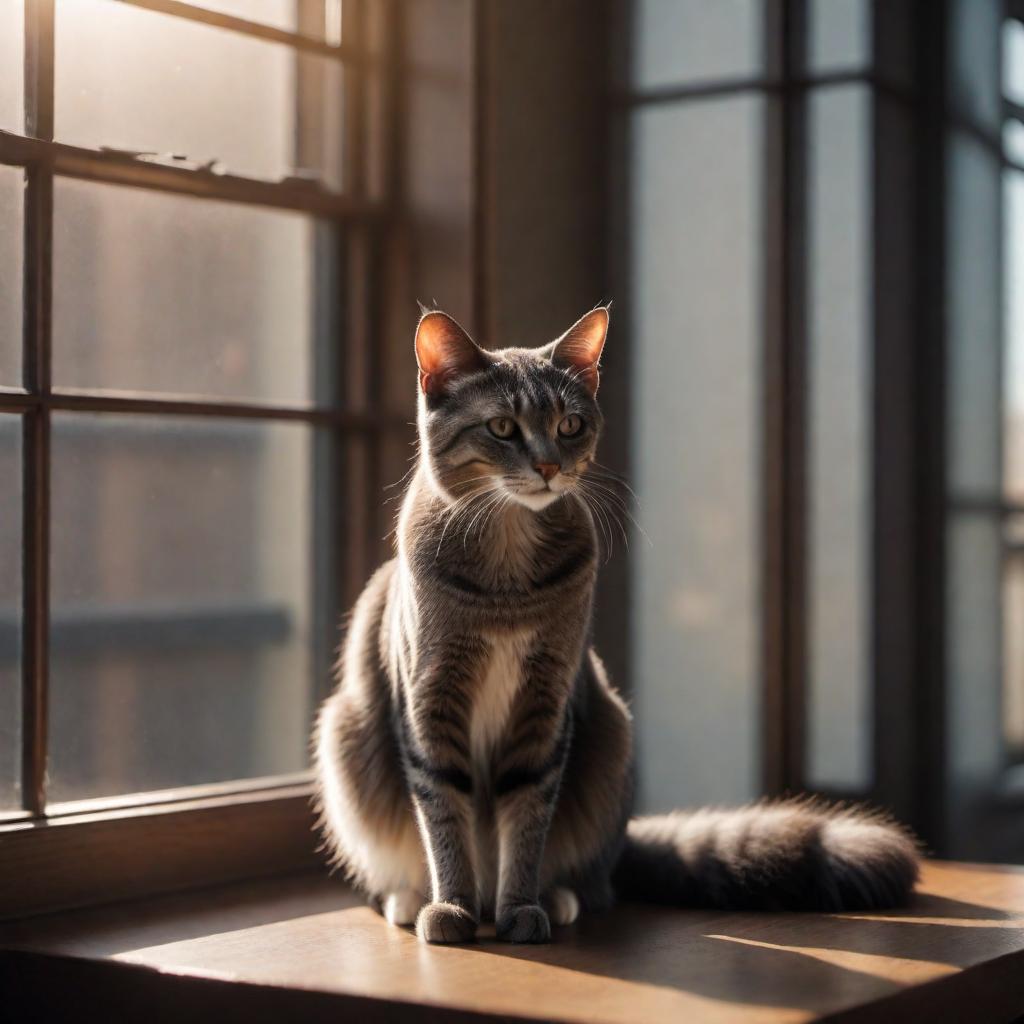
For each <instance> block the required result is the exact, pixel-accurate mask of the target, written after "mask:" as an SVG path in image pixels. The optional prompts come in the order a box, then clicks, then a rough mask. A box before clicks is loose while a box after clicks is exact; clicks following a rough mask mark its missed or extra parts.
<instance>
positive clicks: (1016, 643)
mask: <svg viewBox="0 0 1024 1024" xmlns="http://www.w3.org/2000/svg"><path fill="white" fill-rule="evenodd" d="M1007 532H1008V533H1010V534H1011V536H1008V537H1007V543H1008V544H1010V545H1011V546H1012V554H1011V555H1010V556H1009V557H1008V558H1007V560H1006V572H1005V575H1004V578H1003V687H1004V693H1003V737H1004V739H1005V742H1006V747H1007V753H1008V755H1009V756H1010V758H1011V759H1012V760H1014V761H1024V517H1018V519H1017V521H1016V522H1015V523H1014V524H1012V525H1011V527H1010V529H1009V530H1008V531H1007Z"/></svg>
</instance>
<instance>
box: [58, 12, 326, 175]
mask: <svg viewBox="0 0 1024 1024" xmlns="http://www.w3.org/2000/svg"><path fill="white" fill-rule="evenodd" d="M56 48H57V50H56V127H57V137H58V139H59V140H60V141H62V142H71V143H75V144H76V145H81V146H90V147H98V146H113V147H115V148H117V149H126V150H132V151H143V152H151V153H156V154H160V155H164V156H169V155H171V154H177V155H179V156H182V157H185V158H187V159H189V160H194V161H199V162H202V163H206V162H208V161H217V162H218V168H219V169H220V168H222V169H224V170H227V171H230V172H232V173H234V174H243V175H249V176H254V177H261V178H272V179H277V178H282V177H287V176H289V175H292V174H295V173H296V172H297V170H299V169H300V167H299V164H298V160H297V153H298V152H302V153H303V154H310V155H308V156H305V157H304V162H305V167H304V168H301V169H304V170H308V171H309V172H315V173H317V174H318V175H319V176H320V177H321V178H322V180H323V181H324V182H325V183H326V184H327V185H329V186H330V187H332V188H338V187H340V185H341V137H342V116H341V97H342V69H341V65H340V64H339V63H338V62H337V61H332V60H329V59H326V58H322V57H315V56H310V55H308V54H305V55H303V54H298V53H296V52H295V51H294V50H292V49H291V48H289V47H287V46H282V45H279V44H277V43H267V42H264V41H262V40H258V39H253V38H251V37H247V36H244V35H242V34H240V33H238V32H230V31H222V30H220V29H214V28H210V27H208V26H206V25H199V24H196V23H195V22H190V21H185V20H183V19H181V18H174V17H170V16H168V15H164V14H156V13H153V12H151V11H145V10H141V9H139V8H137V7H132V6H129V5H128V4H122V3H115V2H112V0H76V2H75V3H70V4H67V3H64V4H58V5H57V22H56ZM299 82H301V83H302V85H303V93H304V94H303V95H299V88H298V83H299ZM307 90H308V95H306V94H305V93H306V91H307ZM314 94H315V95H316V96H317V97H319V100H320V102H322V109H320V110H319V111H318V114H319V116H308V115H309V114H310V113H311V111H312V108H313V104H312V98H313V96H314ZM303 103H306V104H307V110H306V111H305V113H306V114H307V116H306V117H303V118H302V120H301V126H300V118H299V108H300V106H301V105H302V104H303ZM300 127H301V129H302V131H303V132H304V133H308V137H307V138H299V130H300ZM317 154H318V155H317Z"/></svg>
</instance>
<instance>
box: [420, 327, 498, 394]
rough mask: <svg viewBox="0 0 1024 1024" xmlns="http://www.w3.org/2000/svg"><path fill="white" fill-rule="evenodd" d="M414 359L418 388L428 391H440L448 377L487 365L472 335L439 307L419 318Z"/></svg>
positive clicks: (426, 392) (425, 392) (436, 392)
mask: <svg viewBox="0 0 1024 1024" xmlns="http://www.w3.org/2000/svg"><path fill="white" fill-rule="evenodd" d="M416 361H417V363H418V364H419V368H420V388H421V389H422V390H423V393H424V394H428V395H438V394H440V393H441V392H443V391H444V389H445V386H446V385H447V384H448V383H449V382H450V381H451V380H452V379H454V378H456V377H458V376H460V375H461V374H463V373H471V372H473V371H474V370H481V369H483V368H484V367H485V366H486V365H487V363H486V359H485V357H484V354H483V352H481V350H480V349H479V348H478V347H477V345H476V343H475V342H474V341H473V339H472V338H470V336H469V335H468V334H467V333H466V332H465V331H464V330H463V329H462V327H460V326H459V324H458V323H457V322H456V321H455V320H454V319H452V317H450V316H448V314H447V313H442V312H440V311H434V312H432V313H425V314H424V315H423V317H422V318H421V319H420V322H419V326H418V327H417V328H416Z"/></svg>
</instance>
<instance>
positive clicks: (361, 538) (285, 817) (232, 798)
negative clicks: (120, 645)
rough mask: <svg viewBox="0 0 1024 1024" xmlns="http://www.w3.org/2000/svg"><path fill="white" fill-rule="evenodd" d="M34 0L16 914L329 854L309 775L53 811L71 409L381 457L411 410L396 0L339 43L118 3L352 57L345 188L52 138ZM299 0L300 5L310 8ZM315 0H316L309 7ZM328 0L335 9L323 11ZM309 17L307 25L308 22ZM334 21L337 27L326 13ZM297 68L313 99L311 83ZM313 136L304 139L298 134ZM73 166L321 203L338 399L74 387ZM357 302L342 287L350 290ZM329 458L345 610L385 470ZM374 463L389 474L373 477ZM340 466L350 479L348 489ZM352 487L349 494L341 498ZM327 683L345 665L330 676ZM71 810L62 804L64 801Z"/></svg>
mask: <svg viewBox="0 0 1024 1024" xmlns="http://www.w3.org/2000/svg"><path fill="white" fill-rule="evenodd" d="M55 2H56V0H25V41H24V42H25V45H24V58H25V69H24V70H25V131H24V133H23V134H21V135H18V134H8V133H4V132H0V164H4V165H11V166H14V167H20V168H22V169H23V171H24V173H25V179H26V191H25V200H24V202H25V217H24V254H25V260H24V271H23V273H24V288H23V294H24V303H23V326H24V335H23V341H24V344H23V358H22V376H23V387H22V388H21V389H20V390H13V389H5V390H0V416H12V417H18V418H19V419H20V420H21V423H22V473H23V516H22V529H23V573H22V575H23V588H22V624H21V660H22V707H21V724H22V729H21V734H22V757H21V793H22V809H21V810H20V811H16V812H14V813H8V814H3V815H0V918H3V917H10V916H18V915H25V914H31V913H37V912H41V911H49V910H54V909H58V908H65V907H70V906H80V905H85V904H89V903H96V902H103V901H108V900H114V899H123V898H128V897H135V896H140V895H143V894H146V893H152V892H157V891H170V890H174V889H181V888H186V887H191V886H196V885H204V884H210V883H215V882H221V881H226V880H230V879H238V878H245V877H253V876H257V875H263V874H271V873H275V872H284V871H291V870H296V869H301V868H304V867H310V866H312V865H313V864H315V863H316V854H315V849H314V848H315V845H316V844H315V840H314V838H313V836H312V833H311V831H310V830H311V826H312V823H313V819H312V810H311V806H310V797H311V793H312V786H311V777H310V776H309V774H308V773H302V774H300V775H299V776H297V777H296V776H288V777H279V778H278V777H275V778H271V779H262V780H260V779H257V780H242V781H239V782H237V783H228V784H218V785H211V786H194V787H183V788H181V789H178V790H173V791H166V792H162V793H157V794H136V795H134V796H131V795H130V796H125V797H112V798H109V799H102V800H92V801H87V802H82V803H81V804H79V805H77V806H76V808H75V809H74V810H73V811H72V812H71V813H57V814H53V813H48V811H47V797H46V781H47V780H46V766H47V747H48V736H47V732H48V729H47V725H48V675H49V643H50V594H49V560H50V535H49V534H50V514H51V509H50V470H51V437H50V435H51V417H52V414H53V413H54V412H63V411H89V412H108V413H125V414H131V415H133V416H140V417H145V416H148V415H176V416H189V417H229V418H241V419H247V420H251V421H253V422H271V421H282V420H284V421H292V422H298V423H305V424H308V425H310V426H311V427H317V428H320V433H324V432H327V433H329V434H330V436H331V437H332V438H333V439H335V440H337V441H341V442H350V441H352V440H353V439H355V440H357V441H358V442H359V443H360V444H361V445H363V446H364V448H365V451H366V459H365V465H367V466H370V467H373V466H374V465H375V464H376V458H375V454H376V450H377V446H378V445H379V443H380V442H381V439H382V438H383V437H385V436H386V435H388V434H389V433H394V432H398V433H402V434H404V432H405V431H406V430H407V423H406V420H407V417H406V416H403V415H399V414H397V413H385V412H382V411H380V404H381V403H380V402H379V401H378V399H379V396H380V394H381V391H380V386H379V380H378V377H379V369H378V366H379V363H380V360H379V359H377V358H375V355H374V345H375V341H376V339H377V335H378V334H379V333H380V331H381V325H382V322H383V319H384V312H383V299H382V296H381V294H380V293H381V288H382V285H381V278H382V274H381V273H380V272H379V268H380V264H381V259H382V252H383V247H384V239H385V232H386V231H387V230H388V227H389V224H390V222H391V214H392V212H393V209H394V206H395V180H396V179H395V176H394V173H393V170H392V169H391V164H392V162H393V157H394V153H393V147H394V139H395V135H394V124H395V120H396V119H395V117H394V115H393V105H394V97H395V95H396V91H397V79H396V74H397V72H396V66H397V62H396V61H395V60H394V59H393V58H394V52H395V51H394V45H395V39H396V33H395V31H393V23H394V20H395V18H394V15H395V13H396V12H395V6H394V4H393V3H392V2H391V0H386V2H383V3H382V2H379V0H374V2H372V3H371V2H370V0H345V3H344V5H343V8H342V9H343V17H344V29H343V33H342V40H343V41H342V42H341V43H340V44H337V45H335V44H333V43H330V42H327V41H324V38H323V33H322V31H320V32H318V31H317V28H318V26H316V25H315V24H312V25H309V27H310V28H311V29H312V31H311V32H309V33H307V32H305V31H299V32H288V31H283V30H280V29H277V28H272V27H270V26H267V25H264V24H260V23H256V22H252V21H248V20H246V19H243V18H238V17H234V16H230V15H226V14H221V13H217V12H213V11H209V10H206V9H203V8H201V7H198V6H192V5H191V4H190V3H185V2H181V0H108V2H110V3H123V4H128V5H131V6H134V7H138V8H143V9H145V10H148V11H153V12H157V13H159V14H163V15H167V16H171V17H177V18H182V19H187V20H189V21H191V22H194V23H198V24H202V25H205V26H208V27H209V28H210V30H211V31H227V32H235V33H240V34H242V35H245V36H248V37H250V38H253V39H262V40H264V41H268V42H271V43H275V44H278V45H284V46H288V47H290V48H292V49H293V50H294V51H296V52H297V53H312V54H315V55H318V56H320V57H324V58H328V59H331V60H336V61H338V62H340V63H341V64H342V66H343V68H344V86H345V110H344V117H345V140H344V143H345V166H344V169H343V170H344V174H343V180H344V191H343V192H342V193H338V194H335V193H331V192H329V191H326V190H324V189H321V188H319V187H307V186H305V185H304V184H303V183H296V182H295V181H294V180H289V179H285V180H283V181H277V182H274V181H263V180H257V179H254V178H247V177H242V176H238V175H235V174H224V175H218V174H213V173H211V172H209V171H207V170H202V169H190V168H187V167H179V166H167V165H164V164H160V163H153V162H147V161H145V160H139V159H135V158H133V157H131V156H127V155H122V154H117V153H111V152H108V151H100V150H94V149H89V148H84V147H80V146H71V145H66V144H63V143H60V142H57V141H55V139H54V89H55V86H54V5H55ZM298 2H299V0H297V3H298ZM316 6H317V5H316V3H313V4H308V5H303V4H302V3H300V4H299V7H298V10H299V12H300V17H304V16H305V14H306V13H307V12H308V11H314V10H315V8H316ZM323 12H324V5H323V4H320V12H319V14H314V17H319V18H320V19H321V20H322V19H323V17H324V13H323ZM303 27H304V25H303V23H302V22H300V28H303ZM319 27H320V28H322V27H323V26H322V25H321V26H319ZM370 74H373V75H376V76H377V84H378V88H379V90H380V95H381V102H380V104H379V106H378V107H377V108H376V111H377V114H376V116H379V117H380V118H381V119H382V121H383V123H382V124H381V125H374V126H373V128H374V131H373V135H372V137H373V138H374V139H376V140H378V142H377V144H378V145H379V147H380V148H381V149H382V152H381V153H380V154H379V155H378V159H377V160H376V166H377V167H378V168H381V171H380V174H379V178H380V181H379V182H372V181H370V180H368V174H367V167H368V165H369V156H368V150H369V145H370V141H369V140H370V138H371V135H370V131H369V129H368V125H367V121H368V116H367V113H366V111H367V108H368V106H369V89H368V88H367V82H368V78H369V75H370ZM301 88H302V87H301V79H300V81H299V85H298V89H299V93H300V95H299V99H298V102H299V103H300V105H301V103H302V102H303V99H302V96H301ZM300 140H301V133H300V137H299V138H297V140H296V142H297V148H298V146H300V145H301V144H302V143H301V141H300ZM58 177H62V178H76V179H80V180H85V181H91V182H102V183H107V184H113V185H120V186H130V187H136V188H144V189H149V190H153V191H157V192H162V193H172V194H178V195H184V196H191V197H194V198H196V199H197V200H199V201H202V200H203V199H215V200H223V201H228V202H233V203H242V204H249V205H253V206H256V207H263V208H267V209H277V210H291V211H298V212H302V213H305V214H308V215H310V216H313V217H316V218H318V222H321V223H325V224H327V225H328V226H329V229H330V230H332V231H333V232H334V233H335V235H336V237H337V238H338V240H339V250H342V251H343V258H342V259H341V260H339V263H340V270H339V278H338V279H335V280H332V281H327V282H325V285H326V289H328V290H331V294H332V295H335V296H337V305H339V306H340V307H341V309H342V310H343V320H342V319H341V318H339V321H338V326H337V332H338V333H337V335H336V336H335V337H331V338H327V339H322V338H321V339H318V342H319V344H320V346H321V347H326V348H327V349H329V351H328V352H327V353H326V360H325V361H326V363H327V364H328V370H329V371H330V373H331V378H332V379H331V381H330V384H329V387H328V388H327V389H326V391H327V395H328V400H327V401H324V399H323V396H321V395H318V396H316V399H315V402H316V404H314V405H312V406H311V407H308V408H302V407H286V406H278V405H272V404H262V403H258V402H234V401H217V400H211V401H205V400H203V401H194V400H179V399H176V398H163V397H159V396H156V395H154V396H152V397H150V396H131V397H123V396H114V395H103V394H81V393H71V392H68V391H61V390H60V389H57V388H55V387H54V386H53V381H52V373H51V351H52V339H51V305H52V236H53V191H54V180H55V179H56V178H58ZM342 297H344V299H343V298H342ZM330 447H331V452H330V454H329V455H328V456H327V458H328V459H329V460H330V461H329V462H328V463H327V464H326V465H324V466H322V467H319V468H318V472H320V470H321V469H322V470H323V473H324V477H325V479H328V480H329V481H330V487H331V494H330V495H328V496H326V497H323V496H318V498H317V502H316V506H317V507H316V509H315V510H314V511H312V512H311V514H312V515H314V518H315V520H316V524H315V528H316V529H317V530H318V531H319V532H318V534H317V536H318V539H322V540H323V541H324V544H325V546H326V547H327V549H328V550H329V551H330V557H329V559H328V569H327V572H326V574H325V575H327V576H330V577H331V579H330V580H329V582H327V583H326V584H324V586H325V587H326V589H327V591H329V592H330V594H329V597H328V595H325V594H322V593H321V594H318V599H329V602H330V606H331V607H337V606H343V605H345V604H347V603H348V602H350V601H351V599H352V598H353V596H354V594H355V593H356V592H357V590H358V588H359V587H360V586H361V585H362V582H363V580H364V579H365V576H366V574H367V571H368V569H369V568H371V566H370V565H369V564H368V561H369V560H370V559H372V558H373V553H374V552H375V551H376V549H377V546H378V540H379V537H380V521H381V520H380V512H379V504H380V503H379V501H378V491H379V487H377V486H375V483H376V481H375V480H373V479H367V472H366V470H365V469H362V468H361V466H360V465H357V464H356V463H355V462H351V463H350V462H349V460H347V459H346V457H345V454H344V450H345V449H346V447H350V446H349V445H347V444H345V443H337V444H334V445H332V446H330ZM371 475H372V474H371ZM334 481H338V482H339V483H338V484H335V483H334ZM342 494H344V502H342V500H341V499H340V497H339V496H340V495H342ZM323 683H324V685H325V686H326V685H327V683H328V680H327V679H325V680H323ZM58 810H59V808H58Z"/></svg>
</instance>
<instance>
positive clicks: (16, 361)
mask: <svg viewBox="0 0 1024 1024" xmlns="http://www.w3.org/2000/svg"><path fill="white" fill-rule="evenodd" d="M24 197H25V175H24V172H23V171H22V170H21V168H20V167H0V388H3V387H7V388H12V387H21V337H22V334H21V288H22V262H23V250H24V237H23V234H22V220H23V217H24Z"/></svg>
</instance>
